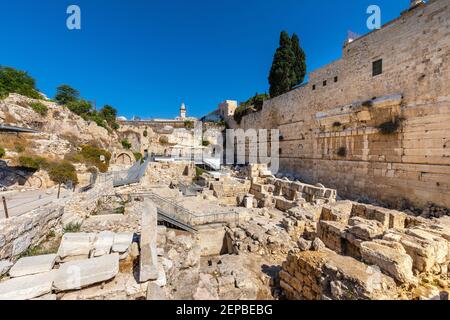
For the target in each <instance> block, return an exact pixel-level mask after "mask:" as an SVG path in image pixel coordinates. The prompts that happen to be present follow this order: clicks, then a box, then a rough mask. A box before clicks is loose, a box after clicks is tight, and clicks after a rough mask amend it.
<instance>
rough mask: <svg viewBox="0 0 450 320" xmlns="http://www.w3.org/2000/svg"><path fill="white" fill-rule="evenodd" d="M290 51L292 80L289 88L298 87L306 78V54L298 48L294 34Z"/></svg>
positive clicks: (298, 42) (297, 41)
mask: <svg viewBox="0 0 450 320" xmlns="http://www.w3.org/2000/svg"><path fill="white" fill-rule="evenodd" d="M291 45H292V51H293V52H294V57H295V63H294V74H293V75H294V78H293V79H292V83H291V87H295V86H296V85H299V84H301V83H302V82H303V80H305V76H306V54H305V51H303V49H302V47H300V41H299V38H298V36H297V35H296V34H295V33H294V34H293V35H292V38H291Z"/></svg>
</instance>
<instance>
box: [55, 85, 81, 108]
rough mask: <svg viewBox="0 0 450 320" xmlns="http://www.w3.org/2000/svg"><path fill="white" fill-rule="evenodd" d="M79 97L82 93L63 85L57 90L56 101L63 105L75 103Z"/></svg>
mask: <svg viewBox="0 0 450 320" xmlns="http://www.w3.org/2000/svg"><path fill="white" fill-rule="evenodd" d="M79 97H80V92H79V91H78V90H77V89H74V88H72V87H71V86H69V85H67V84H62V85H60V86H59V87H58V88H57V89H56V95H55V100H56V102H58V103H59V104H61V105H66V104H68V103H71V102H75V101H77V100H78V99H79Z"/></svg>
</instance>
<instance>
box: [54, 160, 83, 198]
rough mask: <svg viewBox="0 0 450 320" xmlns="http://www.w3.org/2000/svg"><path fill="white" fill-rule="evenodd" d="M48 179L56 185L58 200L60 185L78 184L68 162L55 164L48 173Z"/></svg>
mask: <svg viewBox="0 0 450 320" xmlns="http://www.w3.org/2000/svg"><path fill="white" fill-rule="evenodd" d="M48 175H49V177H50V179H51V180H52V181H53V182H55V183H57V184H58V198H59V194H60V191H61V184H63V183H67V182H69V181H72V183H73V184H77V183H78V176H77V172H76V170H75V167H74V166H73V164H71V163H70V162H68V161H63V162H60V163H55V164H53V165H52V166H51V168H50V170H49V171H48Z"/></svg>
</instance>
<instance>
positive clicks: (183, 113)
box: [180, 102, 186, 119]
mask: <svg viewBox="0 0 450 320" xmlns="http://www.w3.org/2000/svg"><path fill="white" fill-rule="evenodd" d="M180 119H186V106H185V104H184V102H183V103H182V104H181V107H180Z"/></svg>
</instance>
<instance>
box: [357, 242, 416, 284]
mask: <svg viewBox="0 0 450 320" xmlns="http://www.w3.org/2000/svg"><path fill="white" fill-rule="evenodd" d="M397 245H398V244H397ZM361 256H362V259H363V260H364V261H366V262H367V263H370V264H375V265H377V266H378V267H379V268H380V269H381V270H382V271H384V272H385V273H387V274H388V275H390V276H392V277H393V278H394V279H396V280H397V281H399V282H402V283H403V282H415V278H414V276H413V272H412V267H413V260H412V258H411V257H410V256H409V255H408V254H406V252H405V250H404V249H403V247H401V246H400V247H399V246H396V245H395V244H394V243H388V241H380V240H376V241H372V242H363V243H361Z"/></svg>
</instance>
